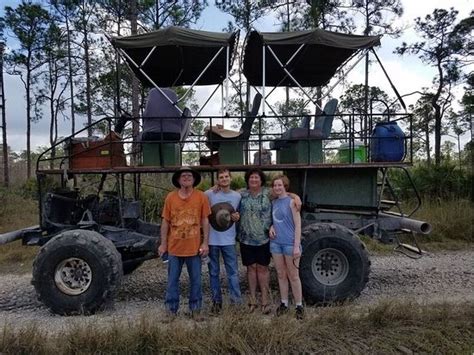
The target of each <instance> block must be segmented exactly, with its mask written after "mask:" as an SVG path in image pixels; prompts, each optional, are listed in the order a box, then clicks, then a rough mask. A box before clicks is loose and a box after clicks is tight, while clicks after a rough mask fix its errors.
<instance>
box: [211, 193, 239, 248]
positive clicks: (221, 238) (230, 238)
mask: <svg viewBox="0 0 474 355" xmlns="http://www.w3.org/2000/svg"><path fill="white" fill-rule="evenodd" d="M205 194H206V196H207V198H208V199H209V204H210V205H211V207H212V206H214V205H215V204H216V203H220V202H227V203H230V204H231V205H232V207H234V209H235V210H236V211H237V210H238V209H239V203H240V194H239V193H238V192H236V191H233V190H231V191H229V192H223V191H218V192H214V191H212V189H210V190H207V191H206V192H205ZM235 234H236V232H235V223H233V224H232V226H231V227H230V228H229V229H227V230H225V231H223V232H219V231H216V230H215V229H214V228H212V226H210V230H209V245H219V246H224V245H234V244H235Z"/></svg>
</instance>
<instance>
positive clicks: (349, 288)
mask: <svg viewBox="0 0 474 355" xmlns="http://www.w3.org/2000/svg"><path fill="white" fill-rule="evenodd" d="M302 246H303V255H302V257H301V262H300V277H301V283H302V286H303V293H304V298H305V301H306V302H307V303H309V304H315V303H320V304H328V303H331V302H339V301H344V300H347V299H353V298H355V297H357V296H359V295H360V293H361V291H362V290H363V289H364V287H365V285H366V283H367V281H368V279H369V272H370V261H369V256H368V253H367V250H366V249H365V246H364V244H363V243H362V242H361V241H360V240H359V238H358V237H357V236H356V235H355V234H354V233H353V232H352V231H351V230H350V229H347V228H345V227H343V226H341V225H339V224H335V223H315V224H312V225H309V226H307V227H305V228H304V229H303V231H302Z"/></svg>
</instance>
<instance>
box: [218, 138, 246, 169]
mask: <svg viewBox="0 0 474 355" xmlns="http://www.w3.org/2000/svg"><path fill="white" fill-rule="evenodd" d="M243 163H244V142H238V141H232V140H229V141H227V142H223V141H221V142H220V143H219V164H222V165H227V164H230V165H241V164H243Z"/></svg>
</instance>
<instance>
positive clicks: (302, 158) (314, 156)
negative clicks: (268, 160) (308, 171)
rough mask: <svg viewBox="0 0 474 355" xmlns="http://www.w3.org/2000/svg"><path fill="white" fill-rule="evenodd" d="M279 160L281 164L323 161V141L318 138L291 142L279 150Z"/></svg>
mask: <svg viewBox="0 0 474 355" xmlns="http://www.w3.org/2000/svg"><path fill="white" fill-rule="evenodd" d="M308 148H309V149H308ZM277 162H278V163H279V164H315V163H322V162H323V148H322V141H321V140H320V139H318V140H309V141H308V140H300V141H294V142H291V143H289V144H287V145H285V146H284V147H282V148H281V149H280V150H277Z"/></svg>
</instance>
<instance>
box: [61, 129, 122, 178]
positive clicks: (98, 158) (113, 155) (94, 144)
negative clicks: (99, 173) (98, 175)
mask: <svg viewBox="0 0 474 355" xmlns="http://www.w3.org/2000/svg"><path fill="white" fill-rule="evenodd" d="M69 154H70V159H69V168H70V169H73V170H78V169H110V168H113V167H118V166H127V160H126V159H125V154H124V150H123V143H122V142H121V139H120V137H119V136H118V135H117V134H116V133H115V132H111V133H110V134H108V135H107V136H105V137H104V138H103V139H98V140H92V139H88V138H85V139H82V138H73V139H71V143H70V145H69Z"/></svg>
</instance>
